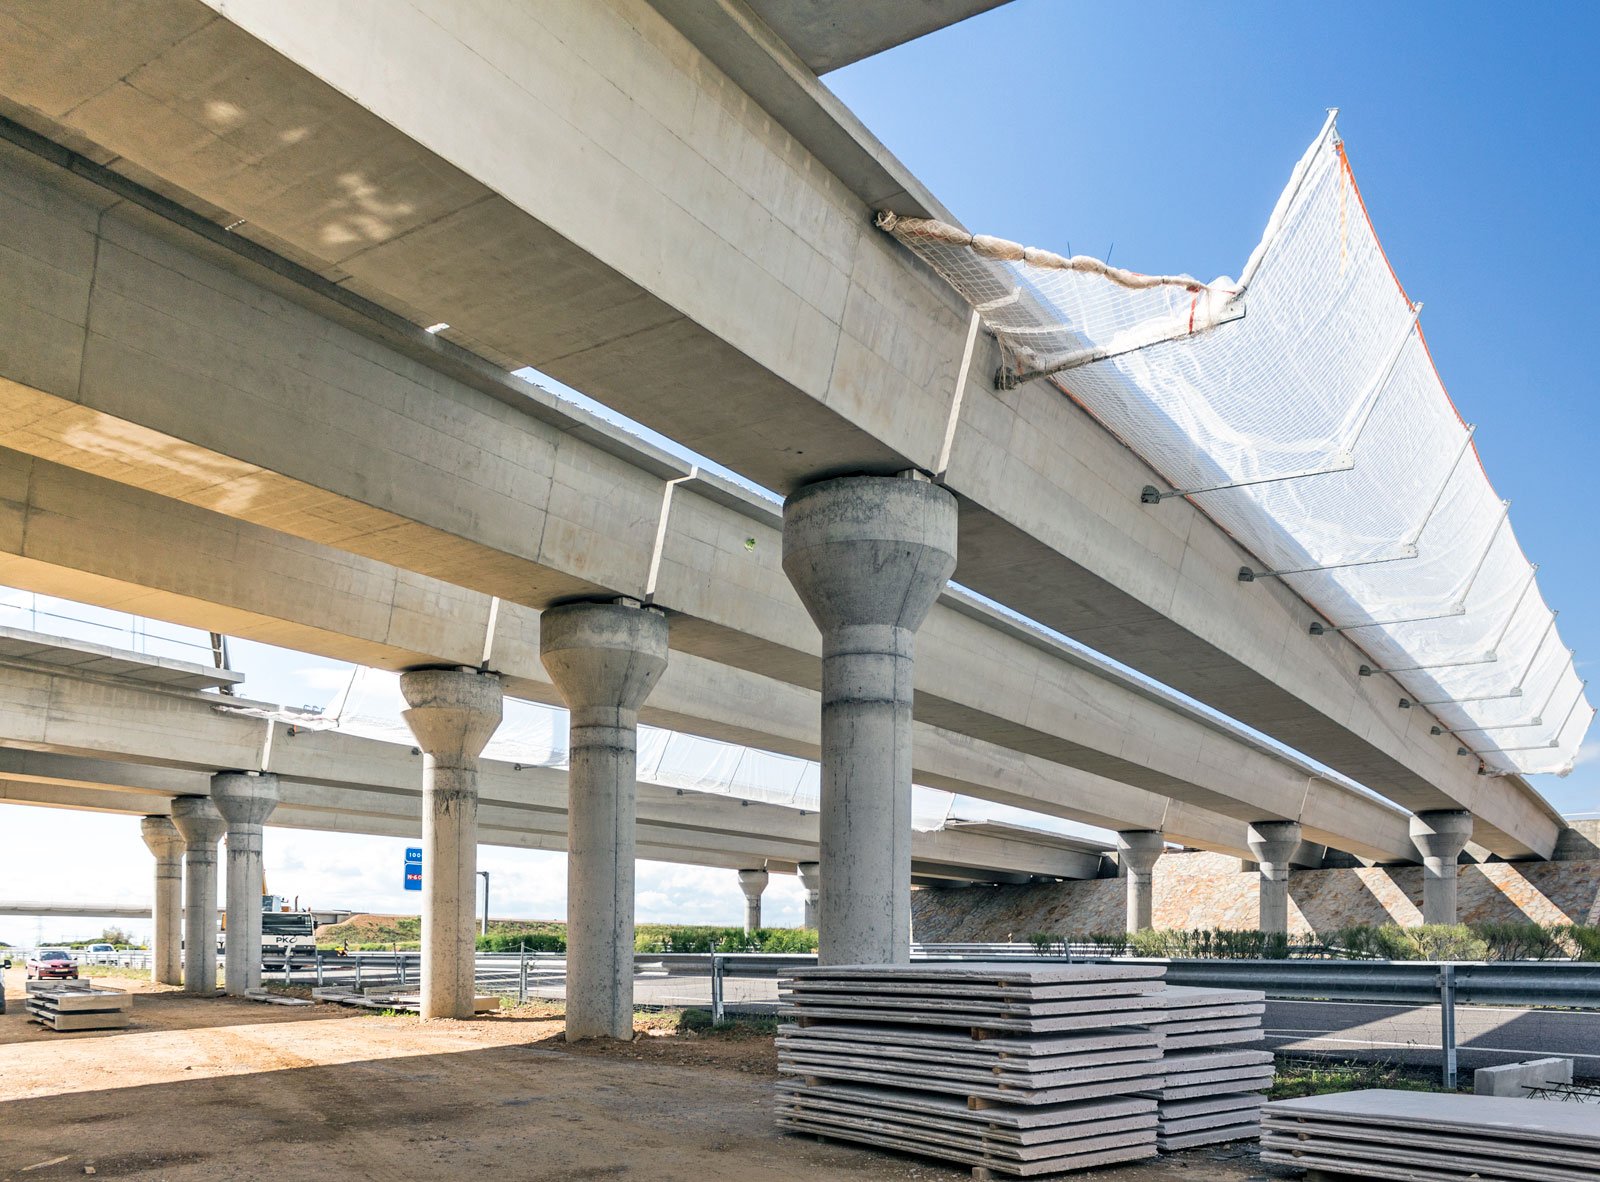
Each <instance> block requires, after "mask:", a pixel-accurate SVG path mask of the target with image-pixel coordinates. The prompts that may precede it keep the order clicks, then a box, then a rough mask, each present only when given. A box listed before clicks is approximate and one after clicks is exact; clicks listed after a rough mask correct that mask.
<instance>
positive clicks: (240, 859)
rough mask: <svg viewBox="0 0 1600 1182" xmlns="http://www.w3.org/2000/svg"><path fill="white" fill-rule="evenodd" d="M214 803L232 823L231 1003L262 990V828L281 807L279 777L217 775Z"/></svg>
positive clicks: (227, 962)
mask: <svg viewBox="0 0 1600 1182" xmlns="http://www.w3.org/2000/svg"><path fill="white" fill-rule="evenodd" d="M211 803H212V804H214V805H216V806H217V811H218V812H219V813H221V814H222V819H223V820H224V821H226V822H227V823H228V932H227V939H226V941H225V942H224V947H225V951H224V957H223V969H222V980H223V985H224V988H225V989H226V990H227V992H228V994H229V995H230V996H233V997H243V996H244V995H245V994H247V993H249V992H250V991H251V990H252V989H260V988H261V839H262V838H261V827H262V825H263V824H264V823H265V822H266V819H267V818H268V817H270V816H271V815H272V810H273V809H274V808H275V807H276V806H277V803H278V777H277V776H274V775H270V774H268V775H263V774H261V773H260V772H219V773H218V774H217V775H215V776H212V777H211Z"/></svg>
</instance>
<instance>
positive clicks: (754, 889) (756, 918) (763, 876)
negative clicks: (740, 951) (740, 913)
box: [739, 870, 767, 935]
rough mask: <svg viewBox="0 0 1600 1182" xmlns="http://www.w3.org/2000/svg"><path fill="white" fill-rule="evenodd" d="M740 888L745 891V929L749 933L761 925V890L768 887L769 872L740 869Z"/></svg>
mask: <svg viewBox="0 0 1600 1182" xmlns="http://www.w3.org/2000/svg"><path fill="white" fill-rule="evenodd" d="M739 889H740V890H741V891H743V892H744V930H745V934H746V935H748V934H749V933H751V932H753V931H755V930H756V929H757V928H759V927H760V926H761V892H762V891H764V890H766V889H767V872H766V871H765V870H741V871H739Z"/></svg>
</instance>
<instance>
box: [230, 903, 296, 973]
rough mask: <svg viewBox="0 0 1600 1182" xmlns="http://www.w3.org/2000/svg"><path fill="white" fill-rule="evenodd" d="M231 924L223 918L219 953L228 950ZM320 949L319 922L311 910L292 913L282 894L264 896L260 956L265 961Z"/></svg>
mask: <svg viewBox="0 0 1600 1182" xmlns="http://www.w3.org/2000/svg"><path fill="white" fill-rule="evenodd" d="M227 943H228V921H227V916H226V915H224V916H223V920H222V931H221V933H220V934H219V935H218V938H217V949H218V951H226V950H227ZM316 950H317V919H316V916H315V915H313V914H312V913H311V912H310V911H293V910H290V907H289V900H288V899H286V898H284V897H283V896H282V895H262V896H261V955H262V957H263V958H264V959H272V958H281V957H282V956H283V955H284V954H286V953H287V954H289V955H292V956H301V955H310V954H311V953H313V952H315V951H316Z"/></svg>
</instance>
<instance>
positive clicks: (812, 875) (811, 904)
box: [799, 862, 822, 932]
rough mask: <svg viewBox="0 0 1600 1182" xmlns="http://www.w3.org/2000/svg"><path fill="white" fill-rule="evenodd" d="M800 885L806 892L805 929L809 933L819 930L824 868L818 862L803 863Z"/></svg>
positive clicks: (801, 865) (800, 867)
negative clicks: (819, 902)
mask: <svg viewBox="0 0 1600 1182" xmlns="http://www.w3.org/2000/svg"><path fill="white" fill-rule="evenodd" d="M799 869H800V885H801V886H803V887H804V888H805V891H806V920H805V929H806V931H808V932H814V931H816V930H817V901H818V900H819V899H820V898H821V896H822V867H821V866H819V865H818V864H817V863H816V862H801V863H800V866H799Z"/></svg>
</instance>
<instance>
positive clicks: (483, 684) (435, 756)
mask: <svg viewBox="0 0 1600 1182" xmlns="http://www.w3.org/2000/svg"><path fill="white" fill-rule="evenodd" d="M400 693H401V694H402V695H404V697H405V700H406V705H407V706H408V707H409V709H407V710H404V711H402V712H401V714H402V717H404V718H405V720H406V725H407V726H408V727H410V728H411V733H412V735H413V736H414V737H415V738H416V740H417V746H418V747H420V748H421V749H422V1016H423V1017H424V1018H470V1017H472V999H473V996H474V994H475V990H474V989H473V964H474V960H473V950H474V946H475V945H474V941H475V937H476V934H477V932H476V925H475V924H474V923H473V918H474V911H475V902H476V896H477V890H476V885H477V884H476V882H475V881H474V880H475V878H476V876H477V872H478V755H479V754H480V753H481V752H482V751H483V745H484V744H485V743H487V742H488V741H489V738H490V736H491V735H493V734H494V732H495V728H496V727H498V726H499V725H500V714H501V710H502V708H503V704H502V695H501V692H500V679H499V678H498V677H496V676H495V675H494V674H492V673H481V672H479V671H478V670H476V669H467V668H457V669H413V670H412V671H410V672H409V673H402V674H401V675H400Z"/></svg>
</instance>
